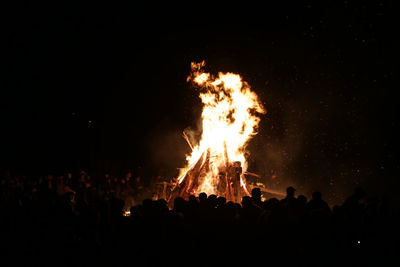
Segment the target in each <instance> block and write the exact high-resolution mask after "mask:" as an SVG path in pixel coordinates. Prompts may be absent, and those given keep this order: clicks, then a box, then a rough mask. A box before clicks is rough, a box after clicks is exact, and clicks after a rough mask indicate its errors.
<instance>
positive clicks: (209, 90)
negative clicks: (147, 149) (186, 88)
mask: <svg viewBox="0 0 400 267" xmlns="http://www.w3.org/2000/svg"><path fill="white" fill-rule="evenodd" d="M204 66H205V61H203V62H201V63H192V64H191V67H192V73H191V75H190V76H189V77H188V81H191V82H193V83H194V84H195V85H197V86H198V87H200V95H199V97H200V99H201V101H202V103H203V111H202V115H201V117H202V128H203V131H202V135H201V139H200V141H199V143H198V144H197V145H194V146H191V148H192V151H191V153H190V154H189V155H187V157H186V160H187V164H186V167H185V168H183V169H181V172H180V175H179V177H178V180H177V181H178V183H179V184H180V183H182V181H183V180H184V178H185V175H186V174H187V173H188V171H190V170H191V169H192V168H193V167H194V165H195V164H196V163H197V162H198V161H199V160H202V161H203V163H204V162H205V161H206V157H205V156H203V155H205V154H206V153H207V152H209V155H210V156H209V163H208V166H209V168H208V169H207V172H206V174H205V177H204V178H203V179H202V180H201V182H200V184H199V186H198V188H197V190H196V192H193V193H195V194H198V193H200V192H205V193H207V194H217V185H218V177H219V176H218V175H219V171H220V170H221V168H222V167H223V166H225V164H226V162H227V161H229V162H235V161H239V162H240V163H241V167H242V170H243V172H242V175H241V176H240V178H241V179H240V184H241V186H242V187H243V188H244V190H245V191H247V189H246V187H245V179H244V175H243V173H244V172H245V171H246V170H247V161H246V157H245V153H248V152H247V151H246V145H247V144H248V141H249V140H250V139H251V138H252V137H253V136H254V135H256V134H257V132H256V131H257V127H258V124H259V122H260V118H259V117H258V115H259V114H264V113H266V111H265V109H264V107H263V106H262V104H261V103H260V101H259V99H258V96H257V95H256V94H255V93H254V92H253V91H251V88H250V86H249V85H248V83H247V82H245V81H243V79H242V77H241V76H240V75H238V74H234V73H229V72H228V73H222V72H220V73H218V76H217V77H214V76H213V75H211V74H210V73H206V72H204V71H203V67H204ZM225 150H226V151H225ZM202 156H203V158H201V157H202ZM247 193H248V192H247Z"/></svg>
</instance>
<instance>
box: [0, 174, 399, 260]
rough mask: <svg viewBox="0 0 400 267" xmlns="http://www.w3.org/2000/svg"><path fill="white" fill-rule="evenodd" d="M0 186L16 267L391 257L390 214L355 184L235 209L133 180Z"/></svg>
mask: <svg viewBox="0 0 400 267" xmlns="http://www.w3.org/2000/svg"><path fill="white" fill-rule="evenodd" d="M0 186H1V192H0V193H1V195H0V197H1V202H0V203H1V204H0V212H1V225H0V227H1V236H2V242H1V243H2V247H1V251H2V253H3V256H2V259H3V260H4V262H5V260H6V259H7V262H10V263H11V265H13V266H15V265H21V264H23V265H38V264H44V263H51V264H56V265H69V266H70V265H81V264H99V263H100V264H101V263H109V264H113V265H116V264H124V265H128V264H131V265H135V264H140V265H141V266H167V265H168V266H169V265H171V266H252V265H255V264H258V265H259V264H262V265H264V266H269V265H275V266H276V265H278V266H290V265H292V266H391V265H394V264H395V262H394V264H393V262H391V260H392V259H395V256H396V254H397V240H398V237H399V230H398V225H399V211H398V209H397V207H395V206H394V205H393V203H392V201H391V199H390V198H378V197H374V196H369V195H368V194H367V192H365V191H364V190H363V189H362V188H361V187H359V188H356V189H355V190H354V193H353V194H352V195H350V196H349V197H348V198H347V199H346V201H344V203H340V204H338V205H335V206H332V207H331V206H329V205H328V204H327V203H326V202H325V201H324V198H323V196H322V194H321V192H314V193H313V194H312V196H310V199H308V198H307V197H306V196H304V195H296V190H295V189H294V188H293V187H288V188H287V190H286V196H285V197H283V198H282V199H278V198H270V199H267V200H264V201H263V200H262V195H261V191H260V189H259V188H253V190H252V191H251V196H244V197H243V198H242V201H241V203H233V202H231V201H227V200H226V199H225V198H224V197H223V196H216V195H212V194H211V195H207V194H206V193H200V194H199V195H198V196H194V195H192V196H190V197H189V199H183V198H180V197H177V198H175V199H174V200H173V203H172V204H173V205H168V203H167V201H166V200H165V199H164V198H158V199H154V198H152V197H151V193H149V192H148V190H147V189H146V188H145V187H146V186H144V184H143V182H142V181H141V179H140V178H138V177H133V176H132V174H131V173H128V174H127V175H126V176H125V177H124V178H123V179H119V178H116V177H112V176H110V175H105V176H104V178H103V179H92V178H91V177H90V176H89V175H88V174H87V173H85V172H81V173H80V174H79V175H76V176H75V175H72V174H70V173H69V174H67V175H65V176H56V177H53V176H51V175H47V176H43V177H40V176H39V177H30V176H28V177H27V176H14V175H11V174H10V173H6V174H5V175H3V176H2V177H1V184H0ZM146 192H147V193H146ZM127 207H128V208H129V212H127V211H128V210H127Z"/></svg>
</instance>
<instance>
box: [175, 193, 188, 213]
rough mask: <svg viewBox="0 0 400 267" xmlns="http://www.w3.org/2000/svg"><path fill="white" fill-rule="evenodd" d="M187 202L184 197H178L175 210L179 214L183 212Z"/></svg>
mask: <svg viewBox="0 0 400 267" xmlns="http://www.w3.org/2000/svg"><path fill="white" fill-rule="evenodd" d="M185 203H186V202H185V200H184V199H183V198H182V197H177V198H175V200H174V210H175V211H179V212H183V210H184V208H185Z"/></svg>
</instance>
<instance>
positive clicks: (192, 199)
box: [189, 195, 197, 202]
mask: <svg viewBox="0 0 400 267" xmlns="http://www.w3.org/2000/svg"><path fill="white" fill-rule="evenodd" d="M189 201H196V202H197V198H196V196H195V195H190V196H189Z"/></svg>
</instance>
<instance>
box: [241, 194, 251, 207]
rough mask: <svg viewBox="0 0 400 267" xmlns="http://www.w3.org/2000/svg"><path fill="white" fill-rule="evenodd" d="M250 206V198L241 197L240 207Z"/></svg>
mask: <svg viewBox="0 0 400 267" xmlns="http://www.w3.org/2000/svg"><path fill="white" fill-rule="evenodd" d="M250 205H251V198H250V197H249V196H244V197H242V206H243V207H248V206H250Z"/></svg>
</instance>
